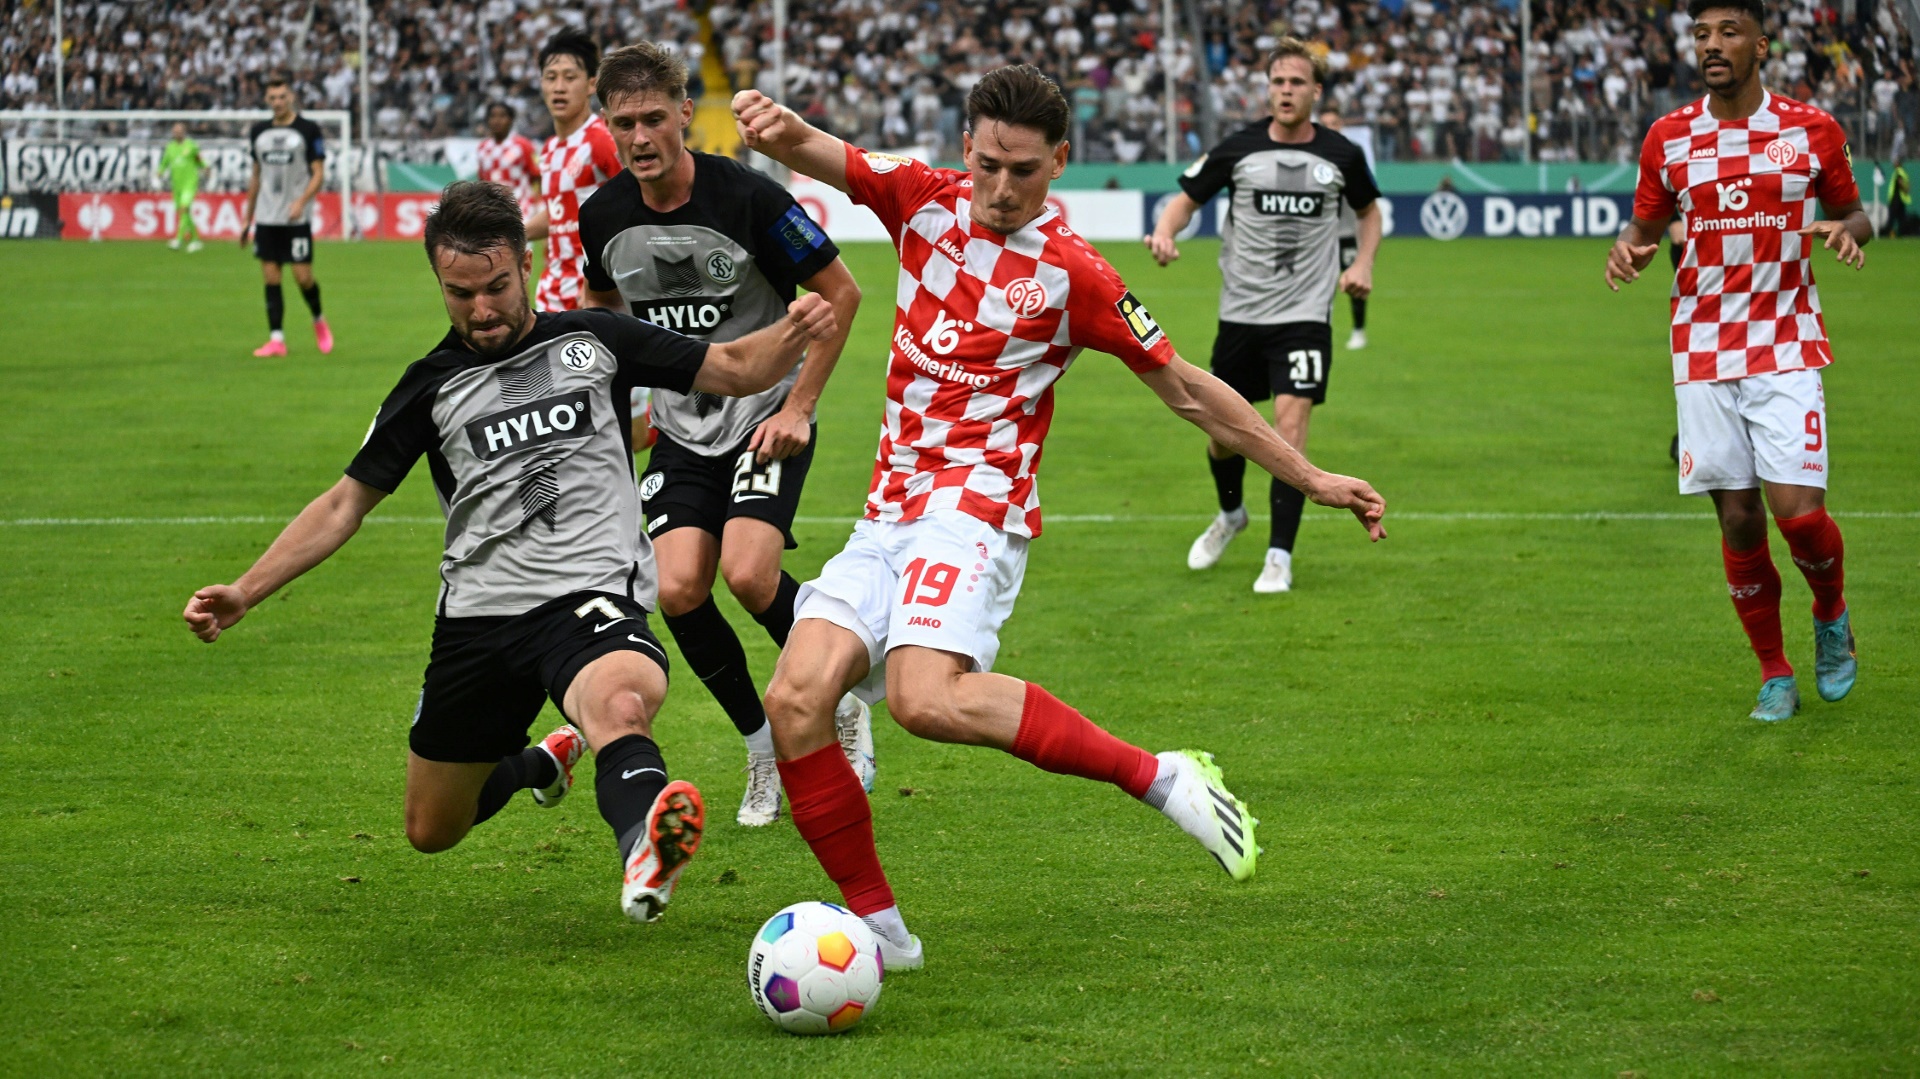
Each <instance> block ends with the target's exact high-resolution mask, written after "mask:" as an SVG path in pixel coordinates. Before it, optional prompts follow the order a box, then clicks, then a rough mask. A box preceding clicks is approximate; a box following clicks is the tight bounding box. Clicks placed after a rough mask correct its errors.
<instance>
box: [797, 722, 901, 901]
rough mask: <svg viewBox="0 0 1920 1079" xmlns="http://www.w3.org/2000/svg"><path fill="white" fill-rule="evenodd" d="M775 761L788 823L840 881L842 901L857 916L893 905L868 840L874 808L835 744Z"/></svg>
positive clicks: (826, 868)
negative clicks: (790, 816) (790, 820)
mask: <svg viewBox="0 0 1920 1079" xmlns="http://www.w3.org/2000/svg"><path fill="white" fill-rule="evenodd" d="M779 764H780V783H781V785H782V786H784V787H785V788H786V789H787V806H788V808H789V809H790V810H791V811H792V812H793V828H794V830H795V831H797V832H799V833H800V838H802V839H804V840H806V841H807V846H809V847H812V848H813V856H814V857H815V858H817V859H819V860H820V868H822V869H824V870H826V871H827V876H829V877H831V878H833V882H834V883H835V884H837V885H839V886H840V895H841V896H842V897H843V898H845V899H846V901H847V906H848V907H849V908H850V909H852V911H853V912H854V913H855V914H858V915H861V916H865V915H868V914H872V913H873V912H875V911H880V910H885V909H887V908H888V907H891V906H893V905H894V903H893V888H892V887H890V886H889V885H888V884H887V874H886V871H885V870H883V869H881V868H880V852H879V851H877V850H875V849H874V845H873V807H872V806H870V805H868V804H867V792H866V791H863V790H861V789H860V779H859V777H858V776H855V775H854V774H853V766H852V765H850V764H848V763H847V757H846V754H845V753H842V752H841V751H840V744H839V743H838V742H835V743H834V744H832V745H829V746H826V747H825V748H822V749H818V750H815V751H814V752H812V753H809V754H807V755H806V756H804V757H801V758H799V759H797V760H791V761H781V762H779Z"/></svg>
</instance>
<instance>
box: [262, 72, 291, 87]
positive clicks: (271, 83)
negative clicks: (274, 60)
mask: <svg viewBox="0 0 1920 1079" xmlns="http://www.w3.org/2000/svg"><path fill="white" fill-rule="evenodd" d="M276 86H285V87H287V88H289V89H291V88H292V87H293V76H291V75H289V74H287V73H286V72H284V71H269V72H267V82H266V87H267V89H269V90H271V89H273V88H274V87H276Z"/></svg>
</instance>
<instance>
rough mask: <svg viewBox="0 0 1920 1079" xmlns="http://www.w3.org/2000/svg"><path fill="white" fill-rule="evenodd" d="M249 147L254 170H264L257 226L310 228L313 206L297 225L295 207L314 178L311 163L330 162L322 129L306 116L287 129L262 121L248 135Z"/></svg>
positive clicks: (256, 210) (255, 207)
mask: <svg viewBox="0 0 1920 1079" xmlns="http://www.w3.org/2000/svg"><path fill="white" fill-rule="evenodd" d="M247 143H248V145H249V146H250V147H251V148H252V151H253V163H254V166H255V167H256V168H258V169H259V170H260V194H259V195H258V196H257V197H256V198H255V199H254V203H253V223H254V224H256V225H304V224H306V223H307V221H308V218H309V216H310V215H311V214H312V213H313V205H312V204H311V203H309V204H307V207H306V209H305V210H303V211H301V214H300V218H299V220H297V221H296V220H294V217H293V203H294V200H295V199H298V198H299V197H300V194H301V192H304V191H305V190H306V189H307V182H308V181H309V180H310V179H312V177H313V170H312V169H311V168H310V167H309V166H310V165H311V163H312V162H315V161H324V160H326V157H327V148H326V145H325V142H324V141H323V140H322V139H321V137H320V125H319V124H316V123H314V122H313V121H312V120H309V119H307V118H306V117H304V116H296V117H294V118H293V123H290V124H287V125H285V126H280V125H276V124H275V123H273V121H271V120H262V121H260V122H259V123H256V124H254V125H253V127H252V129H251V130H249V131H248V132H247Z"/></svg>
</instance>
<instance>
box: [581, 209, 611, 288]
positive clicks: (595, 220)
mask: <svg viewBox="0 0 1920 1079" xmlns="http://www.w3.org/2000/svg"><path fill="white" fill-rule="evenodd" d="M612 194H613V192H612V189H611V187H610V185H607V184H602V185H600V190H598V191H595V192H594V193H593V194H591V195H589V196H587V201H586V202H583V203H581V204H580V248H581V250H583V251H585V252H586V256H587V287H588V288H590V289H592V290H593V291H595V292H612V291H614V290H615V289H617V288H619V286H618V285H617V284H615V283H614V280H613V275H612V274H610V273H608V272H607V268H606V266H605V265H603V264H602V263H601V261H600V259H601V256H602V255H603V254H604V253H605V252H606V249H607V242H608V241H609V240H612V239H613V236H612V235H611V234H612V231H613V230H612V229H611V228H609V227H607V226H608V221H607V218H608V217H609V216H610V213H609V211H610V210H611V208H612V203H611V202H610V196H611V195H612Z"/></svg>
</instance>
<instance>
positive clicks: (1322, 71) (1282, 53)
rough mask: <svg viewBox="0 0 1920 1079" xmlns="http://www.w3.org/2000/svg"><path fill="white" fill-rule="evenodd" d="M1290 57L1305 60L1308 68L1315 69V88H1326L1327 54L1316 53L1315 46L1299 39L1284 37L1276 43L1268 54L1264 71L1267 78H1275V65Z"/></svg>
mask: <svg viewBox="0 0 1920 1079" xmlns="http://www.w3.org/2000/svg"><path fill="white" fill-rule="evenodd" d="M1290 56H1294V57H1299V58H1300V59H1302V60H1305V61H1306V62H1307V66H1308V67H1311V68H1313V84H1314V85H1315V86H1325V85H1326V84H1327V57H1326V54H1325V53H1317V52H1314V51H1313V46H1311V45H1309V44H1307V43H1306V42H1305V41H1302V40H1301V39H1299V38H1297V37H1291V36H1289V37H1283V38H1281V39H1280V40H1279V41H1278V42H1275V43H1274V46H1273V49H1272V50H1271V51H1270V52H1268V53H1267V66H1266V67H1265V68H1264V69H1262V70H1264V71H1265V72H1266V74H1267V77H1269V78H1271V77H1272V76H1273V65H1275V64H1277V63H1279V62H1280V61H1282V60H1285V59H1286V58H1288V57H1290Z"/></svg>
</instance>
